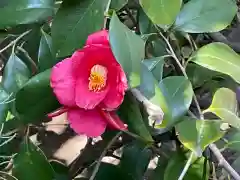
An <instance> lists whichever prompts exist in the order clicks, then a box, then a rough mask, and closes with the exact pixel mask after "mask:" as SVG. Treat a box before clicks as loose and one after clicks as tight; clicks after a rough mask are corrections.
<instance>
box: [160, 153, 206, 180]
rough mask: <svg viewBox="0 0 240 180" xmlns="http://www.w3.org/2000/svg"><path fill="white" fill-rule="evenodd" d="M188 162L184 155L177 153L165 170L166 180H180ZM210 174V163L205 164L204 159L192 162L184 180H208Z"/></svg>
mask: <svg viewBox="0 0 240 180" xmlns="http://www.w3.org/2000/svg"><path fill="white" fill-rule="evenodd" d="M186 161H187V160H186V157H185V156H184V155H183V154H180V153H176V154H175V155H174V156H172V158H171V159H170V161H169V163H168V166H167V168H166V170H165V174H164V180H173V179H178V177H179V176H180V174H181V172H182V170H183V168H184V166H185V164H186ZM209 173H210V172H209V162H208V161H207V162H206V163H204V158H203V157H202V158H199V159H196V160H195V161H194V162H192V164H191V166H190V168H189V169H188V171H187V173H186V175H185V176H184V180H193V179H194V180H208V178H209ZM204 174H205V175H204ZM204 177H205V178H204Z"/></svg>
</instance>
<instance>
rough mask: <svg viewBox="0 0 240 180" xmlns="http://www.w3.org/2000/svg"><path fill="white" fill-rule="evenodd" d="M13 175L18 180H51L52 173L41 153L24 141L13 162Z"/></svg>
mask: <svg viewBox="0 0 240 180" xmlns="http://www.w3.org/2000/svg"><path fill="white" fill-rule="evenodd" d="M13 175H14V176H15V177H16V178H17V179H18V180H32V179H35V180H43V179H44V180H53V178H54V172H53V169H52V167H51V165H50V164H49V162H48V161H47V158H46V157H45V156H44V154H43V153H42V151H41V150H40V149H39V148H38V147H37V146H35V145H34V144H33V143H32V142H31V141H30V140H25V141H24V143H23V144H22V145H21V147H20V151H19V153H18V154H17V155H16V156H15V157H14V160H13Z"/></svg>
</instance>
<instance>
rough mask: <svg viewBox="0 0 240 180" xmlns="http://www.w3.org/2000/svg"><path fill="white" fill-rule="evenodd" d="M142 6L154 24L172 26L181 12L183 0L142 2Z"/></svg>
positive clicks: (149, 0)
mask: <svg viewBox="0 0 240 180" xmlns="http://www.w3.org/2000/svg"><path fill="white" fill-rule="evenodd" d="M140 4H141V6H142V8H143V10H144V11H145V13H146V14H147V15H148V16H149V18H150V19H151V20H152V22H153V23H155V24H162V25H170V24H172V23H173V22H174V21H175V18H176V16H177V14H178V13H179V11H180V8H181V5H182V0H140Z"/></svg>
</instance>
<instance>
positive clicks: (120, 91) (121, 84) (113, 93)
mask: <svg viewBox="0 0 240 180" xmlns="http://www.w3.org/2000/svg"><path fill="white" fill-rule="evenodd" d="M115 71H116V72H118V73H117V75H115V76H116V79H115V80H114V79H113V80H112V82H111V86H110V88H109V91H108V94H107V95H106V97H105V98H104V100H103V101H102V103H101V107H102V108H103V109H106V110H114V109H116V108H117V107H119V106H120V105H121V104H122V102H123V99H124V95H125V91H126V90H127V88H128V84H127V78H126V75H125V73H124V71H123V69H122V68H121V67H120V65H119V66H117V68H116V70H115ZM112 77H113V76H112Z"/></svg>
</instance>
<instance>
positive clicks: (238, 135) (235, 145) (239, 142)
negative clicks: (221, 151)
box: [226, 131, 240, 151]
mask: <svg viewBox="0 0 240 180" xmlns="http://www.w3.org/2000/svg"><path fill="white" fill-rule="evenodd" d="M226 147H228V148H230V149H232V150H235V151H240V132H239V131H237V132H235V133H234V134H232V135H231V136H230V137H229V139H228V143H227V144H226Z"/></svg>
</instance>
